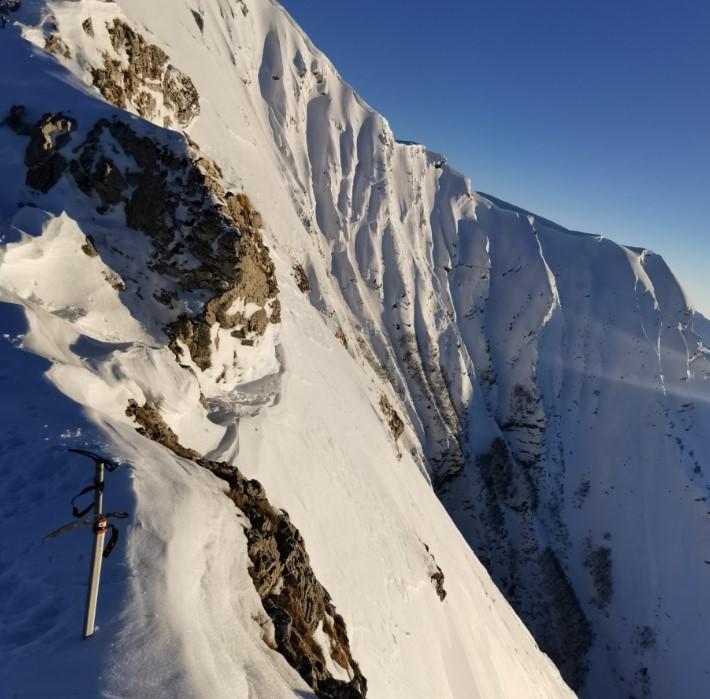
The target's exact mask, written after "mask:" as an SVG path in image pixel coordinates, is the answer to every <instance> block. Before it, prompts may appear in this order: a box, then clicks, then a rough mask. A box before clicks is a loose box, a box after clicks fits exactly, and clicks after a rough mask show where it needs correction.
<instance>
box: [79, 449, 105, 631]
mask: <svg viewBox="0 0 710 699" xmlns="http://www.w3.org/2000/svg"><path fill="white" fill-rule="evenodd" d="M94 486H95V490H94V515H96V516H97V517H98V519H97V520H96V522H95V523H94V526H93V530H94V550H93V553H92V555H91V568H90V569H89V589H88V591H87V593H86V617H85V619H84V638H89V637H90V636H93V635H94V628H95V621H96V605H97V603H98V600H99V581H100V580H101V561H102V560H103V557H104V539H105V537H106V529H107V525H108V522H107V519H106V518H105V517H101V516H100V515H101V510H102V509H103V501H104V462H103V461H101V460H100V459H97V460H96V475H95V476H94Z"/></svg>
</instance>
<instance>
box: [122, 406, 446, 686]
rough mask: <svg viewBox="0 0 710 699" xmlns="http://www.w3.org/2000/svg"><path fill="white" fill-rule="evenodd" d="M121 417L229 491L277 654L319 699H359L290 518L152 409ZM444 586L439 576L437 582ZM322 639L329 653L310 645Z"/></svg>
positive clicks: (338, 627)
mask: <svg viewBox="0 0 710 699" xmlns="http://www.w3.org/2000/svg"><path fill="white" fill-rule="evenodd" d="M126 414H127V415H128V416H129V417H132V418H133V419H134V420H135V421H136V422H137V423H138V425H139V427H137V428H136V429H137V430H138V432H139V433H140V434H142V435H144V436H145V437H147V438H148V439H151V440H153V441H155V442H158V443H160V444H162V445H163V446H165V447H167V448H168V449H170V450H171V451H173V452H174V453H175V454H177V455H178V456H180V457H182V458H185V459H190V460H191V461H194V462H195V463H196V464H198V465H199V466H201V467H202V468H205V469H207V470H209V471H210V472H212V473H213V474H214V475H216V476H217V477H218V478H220V479H222V480H223V481H224V482H225V483H226V484H227V490H226V491H225V493H226V495H227V496H228V497H229V498H230V499H231V500H232V501H233V502H234V504H235V505H236V506H237V507H238V508H239V510H240V511H241V512H242V513H243V514H244V515H245V517H246V518H247V521H248V525H247V526H245V535H246V540H247V551H248V554H249V560H250V561H251V565H250V568H249V574H250V576H251V579H252V581H253V583H254V587H255V589H256V591H257V593H258V594H259V597H260V598H261V601H262V604H263V606H264V610H265V611H266V613H267V614H268V616H269V618H270V619H271V622H272V623H273V629H274V638H275V642H276V648H277V649H278V651H279V653H281V655H283V656H284V658H285V659H286V660H287V661H288V663H289V664H290V665H291V667H293V668H294V669H295V670H296V671H297V672H298V674H299V675H300V676H301V677H302V678H303V679H304V680H305V682H306V683H307V684H308V685H309V686H310V687H311V688H312V689H313V691H314V692H315V694H316V696H318V697H319V698H320V699H363V698H364V697H365V696H366V694H367V680H366V679H365V677H364V676H363V674H362V672H361V671H360V668H359V666H358V664H357V662H356V661H355V660H354V659H353V656H352V653H351V650H350V642H349V640H348V634H347V628H346V624H345V620H344V619H343V617H342V616H340V614H338V613H337V611H336V608H335V605H334V604H333V602H332V600H331V597H330V595H329V594H328V591H327V590H326V589H325V588H324V587H323V585H321V583H320V582H319V581H318V579H317V577H316V575H315V572H314V571H313V568H312V567H311V564H310V560H309V557H308V552H307V551H306V547H305V543H304V541H303V537H302V536H301V535H300V533H299V531H298V529H296V527H295V526H294V525H293V523H292V522H291V520H290V518H289V516H288V513H286V512H284V511H283V510H278V509H276V508H275V507H274V506H273V505H272V504H271V503H270V502H269V500H268V498H267V496H266V493H265V491H264V488H263V486H262V485H261V484H260V483H259V482H258V481H256V480H253V479H252V480H250V479H247V478H245V477H244V476H243V475H242V474H241V473H240V471H239V469H237V468H236V467H234V466H231V465H229V464H226V463H223V462H217V461H210V460H208V459H204V458H202V457H200V456H199V455H198V454H197V452H195V451H194V450H192V449H187V448H185V447H183V446H182V445H181V444H180V443H179V441H178V439H177V436H176V435H175V433H174V432H173V430H172V429H170V427H169V426H168V425H167V424H166V423H165V421H164V420H163V419H162V417H161V416H160V413H159V411H158V408H157V406H156V405H155V404H153V403H150V402H148V403H146V404H145V405H143V406H139V405H138V404H137V403H136V402H135V401H131V402H130V403H129V406H128V408H127V410H126ZM442 582H443V576H442ZM318 632H322V633H323V634H324V635H325V637H326V638H327V639H328V646H329V647H328V648H323V647H321V645H320V644H319V643H318V642H317V641H316V634H317V633H318ZM332 664H335V665H337V666H338V667H340V668H341V669H342V671H343V673H344V674H345V673H347V675H348V676H349V678H350V679H349V681H344V680H341V679H337V678H335V677H334V676H333V674H332V673H331V671H330V670H329V669H328V666H329V665H331V666H332Z"/></svg>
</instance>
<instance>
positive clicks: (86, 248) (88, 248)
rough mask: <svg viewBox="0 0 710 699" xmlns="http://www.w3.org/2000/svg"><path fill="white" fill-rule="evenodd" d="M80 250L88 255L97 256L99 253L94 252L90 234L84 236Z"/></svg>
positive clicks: (94, 248) (94, 246)
mask: <svg viewBox="0 0 710 699" xmlns="http://www.w3.org/2000/svg"><path fill="white" fill-rule="evenodd" d="M81 251H82V252H83V253H84V254H85V255H88V256H89V257H98V255H99V253H98V252H96V245H95V244H94V239H93V238H92V237H91V236H90V235H87V236H86V242H85V243H84V244H83V245H82V246H81Z"/></svg>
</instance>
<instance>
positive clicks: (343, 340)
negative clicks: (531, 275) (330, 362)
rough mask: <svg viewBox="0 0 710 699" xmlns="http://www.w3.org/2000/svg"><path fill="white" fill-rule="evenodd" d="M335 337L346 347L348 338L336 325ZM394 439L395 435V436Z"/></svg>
mask: <svg viewBox="0 0 710 699" xmlns="http://www.w3.org/2000/svg"><path fill="white" fill-rule="evenodd" d="M335 339H336V340H337V341H338V342H339V343H340V344H341V345H342V346H343V347H345V349H347V348H348V338H347V337H345V333H344V332H343V329H342V328H341V327H340V326H338V329H337V330H336V331H335ZM395 439H396V437H395Z"/></svg>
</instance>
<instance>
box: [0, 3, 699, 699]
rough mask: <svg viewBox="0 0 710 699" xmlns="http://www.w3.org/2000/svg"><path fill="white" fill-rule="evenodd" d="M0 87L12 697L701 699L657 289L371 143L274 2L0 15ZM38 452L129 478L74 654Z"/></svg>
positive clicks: (672, 371) (685, 509)
mask: <svg viewBox="0 0 710 699" xmlns="http://www.w3.org/2000/svg"><path fill="white" fill-rule="evenodd" d="M0 62H1V64H2V65H3V66H12V70H5V71H3V72H2V74H1V75H0V120H2V125H0V181H2V183H3V187H2V189H1V190H0V302H2V303H0V323H1V324H2V330H0V335H1V337H0V356H1V357H2V364H1V365H0V383H1V384H2V396H3V401H2V403H1V404H0V411H1V412H2V418H3V426H4V430H3V435H2V438H1V439H2V450H1V452H0V520H1V523H2V527H3V531H4V532H5V534H4V535H3V537H2V539H1V540H0V561H1V562H2V566H0V590H2V592H3V594H2V595H0V614H1V615H2V619H3V627H2V630H0V649H1V650H2V653H0V685H1V686H2V687H3V692H5V693H6V694H7V696H10V697H18V698H20V697H43V698H45V697H48V696H52V697H69V696H71V697H96V696H103V697H161V698H162V697H165V698H168V697H244V698H245V699H246V698H255V697H260V698H261V697H269V699H271V698H272V697H273V698H276V699H278V698H279V697H294V696H296V697H298V696H301V697H309V696H318V697H321V698H323V697H332V698H334V699H335V698H337V699H347V698H352V699H357V698H358V697H365V696H371V697H376V698H377V699H380V698H381V697H407V698H411V697H421V698H422V699H431V698H432V697H436V698H437V699H439V698H441V699H446V698H447V697H451V698H454V697H456V698H461V697H467V698H468V697H492V698H497V699H498V698H500V697H506V698H508V697H512V698H517V697H544V698H545V699H548V698H550V697H557V696H559V697H563V696H571V695H572V692H571V691H570V689H569V688H571V689H572V690H573V691H574V692H577V693H578V694H579V695H581V696H584V697H590V698H592V699H597V698H598V697H636V698H638V699H640V698H641V697H661V698H663V697H671V696H673V697H676V696H682V697H686V698H688V699H696V698H697V699H700V698H701V697H705V696H707V687H708V683H709V682H710V650H708V649H709V648H710V643H709V642H708V641H710V639H709V638H708V634H709V633H710V632H709V631H708V629H709V628H710V623H709V622H710V619H708V613H709V612H708V609H710V563H709V562H710V550H709V548H708V547H709V545H710V511H709V509H710V508H709V507H708V502H709V500H708V498H710V463H708V456H707V455H708V454H709V453H710V383H708V379H710V349H708V347H710V323H708V321H707V320H705V319H704V318H702V317H701V316H699V315H698V314H697V313H695V312H694V311H693V309H692V306H691V304H690V302H689V301H688V299H687V298H686V297H685V295H684V293H683V291H682V289H681V287H680V285H679V284H678V282H677V281H676V280H675V278H674V277H673V275H672V273H671V272H670V271H669V270H668V268H667V266H666V265H665V263H664V262H663V260H662V259H661V258H659V257H658V256H657V255H655V254H653V253H652V252H650V251H647V250H639V249H633V248H627V247H623V246H620V245H617V244H616V243H613V242H612V241H610V240H607V239H605V238H600V237H597V236H591V235H586V234H583V233H577V232H573V231H568V230H566V229H564V228H562V227H560V226H558V225H556V224H554V223H552V222H550V221H548V220H546V219H543V218H540V217H538V216H536V215H534V214H532V213H530V212H527V211H524V210H522V209H519V208H517V207H514V206H512V205H510V204H507V203H506V202H502V201H499V200H497V199H496V198H495V197H492V196H489V195H483V194H478V193H476V192H475V191H474V190H473V189H472V187H471V184H470V182H469V181H468V180H467V179H466V178H464V177H463V176H461V175H460V174H459V173H457V172H455V171H454V170H453V169H452V168H450V167H449V166H448V165H447V163H446V159H445V158H444V157H443V156H441V155H438V154H436V153H432V152H431V151H429V150H427V149H426V148H425V147H423V146H421V145H418V144H415V143H409V142H407V143H405V142H398V141H397V140H396V139H395V138H394V136H393V134H392V132H391V130H390V128H389V126H388V124H387V122H386V121H385V120H384V118H383V117H381V116H380V115H379V114H377V113H375V112H373V111H372V110H371V109H370V108H369V107H368V106H367V105H366V104H365V103H364V102H363V101H362V100H361V99H360V98H359V97H358V95H357V94H356V93H355V92H353V90H352V89H351V88H350V87H349V86H348V85H346V84H345V83H344V82H343V81H342V80H341V78H340V77H339V76H338V74H337V72H336V70H335V68H334V67H333V66H332V64H331V63H330V62H329V61H328V59H327V58H326V57H325V56H323V55H322V54H321V53H320V52H319V51H318V50H317V49H316V48H315V47H314V46H313V45H312V44H311V43H310V42H309V40H308V39H307V37H306V36H305V35H304V34H303V32H302V31H301V30H300V29H299V28H298V27H297V26H296V25H295V24H294V22H293V21H292V20H291V18H290V17H289V16H288V15H287V14H286V13H285V12H284V10H283V9H282V8H281V7H280V6H279V5H278V4H277V3H275V2H271V1H269V0H170V2H168V0H151V2H145V1H144V0H119V2H103V1H100V0H64V1H61V2H47V1H45V0H22V2H15V1H13V0H0ZM67 447H88V448H91V449H94V450H96V451H103V452H105V453H107V454H110V455H112V456H114V457H115V458H118V459H121V460H123V461H124V462H126V463H127V464H129V466H127V467H125V468H124V469H120V470H118V471H116V472H115V473H113V474H111V475H110V478H109V482H108V484H107V492H106V501H107V506H108V508H109V509H123V510H126V511H128V512H130V513H131V515H130V519H129V520H127V523H126V524H125V525H123V528H124V529H125V532H124V533H125V536H124V538H123V539H122V541H121V543H120V544H119V548H118V549H117V550H116V552H115V553H114V554H113V556H112V557H111V558H110V559H108V560H107V562H106V566H105V576H104V580H103V584H102V591H101V599H100V607H99V615H98V625H99V633H97V635H96V636H95V637H94V638H93V639H92V641H91V642H90V643H82V642H81V641H80V640H79V632H80V624H81V605H82V602H83V592H84V585H85V575H86V568H87V566H88V553H89V536H88V534H86V535H84V534H83V533H76V534H72V535H67V536H65V537H63V538H62V539H58V540H56V541H55V542H52V543H51V544H41V543H40V542H41V539H42V536H43V535H44V534H46V533H47V532H48V531H49V530H51V529H53V528H55V526H58V525H59V524H62V523H63V522H64V521H65V520H66V518H67V514H68V512H69V510H68V506H67V503H68V501H69V499H70V498H71V497H72V496H73V495H74V494H75V492H76V491H77V490H78V489H79V488H80V486H81V483H82V481H88V480H89V479H90V476H91V474H90V472H89V470H88V469H87V467H86V465H85V464H82V463H80V462H79V460H77V459H73V458H70V457H69V455H68V454H67V453H66V448H67ZM10 532H11V535H9V533H10ZM474 552H475V555H474ZM479 561H480V562H479ZM484 566H485V567H484ZM489 576H490V577H489ZM513 610H514V611H513ZM521 619H522V622H521ZM523 622H524V624H523ZM526 627H527V628H526ZM531 634H532V635H531ZM538 646H539V648H538ZM541 650H542V651H543V652H541ZM545 654H547V656H549V658H551V660H552V661H553V662H554V664H553V662H551V661H550V659H548V657H546V655H545ZM38 657H41V658H42V671H41V672H38V671H37V658H38ZM555 666H556V667H555ZM558 670H559V672H558Z"/></svg>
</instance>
